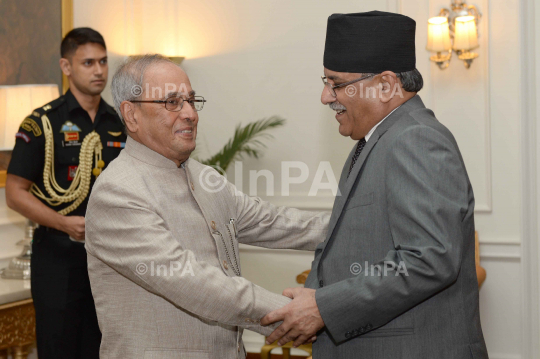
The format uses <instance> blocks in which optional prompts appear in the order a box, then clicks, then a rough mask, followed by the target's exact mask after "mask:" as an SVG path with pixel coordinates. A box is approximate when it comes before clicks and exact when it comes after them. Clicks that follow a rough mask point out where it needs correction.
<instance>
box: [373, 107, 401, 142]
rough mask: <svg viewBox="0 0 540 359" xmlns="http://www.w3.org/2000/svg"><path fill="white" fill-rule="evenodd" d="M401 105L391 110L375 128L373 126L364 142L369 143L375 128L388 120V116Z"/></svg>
mask: <svg viewBox="0 0 540 359" xmlns="http://www.w3.org/2000/svg"><path fill="white" fill-rule="evenodd" d="M400 107H401V105H399V106H398V107H396V108H395V109H393V110H392V112H390V113H389V114H388V115H386V117H385V118H383V119H382V120H380V121H379V123H377V124H376V125H375V126H373V128H372V129H371V130H370V131H369V132H368V134H367V135H366V137H364V138H365V140H366V142H367V141H369V138H370V137H371V135H373V132H375V130H376V129H377V127H379V125H380V124H381V123H383V121H384V120H386V119H387V118H388V116H390V115H391V114H392V113H394V111H395V110H397V109H398V108H400Z"/></svg>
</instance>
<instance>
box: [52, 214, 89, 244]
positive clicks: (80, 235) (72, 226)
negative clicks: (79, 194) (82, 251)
mask: <svg viewBox="0 0 540 359" xmlns="http://www.w3.org/2000/svg"><path fill="white" fill-rule="evenodd" d="M58 229H59V230H61V231H62V232H66V233H67V234H69V236H70V237H71V238H73V239H76V240H78V241H84V217H81V216H65V217H64V219H63V220H62V225H61V226H60V228H58Z"/></svg>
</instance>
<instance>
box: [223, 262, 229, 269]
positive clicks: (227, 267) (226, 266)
mask: <svg viewBox="0 0 540 359" xmlns="http://www.w3.org/2000/svg"><path fill="white" fill-rule="evenodd" d="M223 267H224V268H225V269H226V270H227V269H229V265H228V264H227V261H223Z"/></svg>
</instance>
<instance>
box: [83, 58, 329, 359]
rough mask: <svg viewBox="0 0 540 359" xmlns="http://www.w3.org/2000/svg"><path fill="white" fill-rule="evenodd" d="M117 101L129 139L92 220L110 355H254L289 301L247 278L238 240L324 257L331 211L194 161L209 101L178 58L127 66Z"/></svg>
mask: <svg viewBox="0 0 540 359" xmlns="http://www.w3.org/2000/svg"><path fill="white" fill-rule="evenodd" d="M112 92H113V98H114V104H115V108H116V111H117V112H118V113H119V114H120V117H121V118H122V120H123V121H124V124H125V127H126V132H127V134H128V139H127V142H126V147H125V149H124V150H123V151H122V152H121V153H120V155H119V157H118V159H117V160H115V161H113V162H111V163H110V165H109V166H108V168H107V170H106V171H104V172H103V174H102V175H101V176H100V177H99V179H98V180H97V182H96V185H95V186H96V187H95V188H96V189H97V190H95V191H94V192H93V193H96V195H92V196H91V197H90V203H89V205H88V211H87V213H86V218H87V219H86V220H87V225H86V249H87V252H88V270H89V276H90V282H91V286H92V293H93V295H94V300H95V303H96V311H97V316H98V321H99V326H100V329H101V331H102V334H103V339H102V342H101V348H100V356H101V357H102V358H153V359H159V358H167V359H175V358H178V359H179V358H182V359H184V358H245V351H244V349H243V345H242V331H243V328H248V329H250V330H254V331H256V332H259V333H261V334H265V335H268V334H270V333H271V331H272V328H271V327H267V328H265V327H262V326H261V325H260V319H261V318H262V317H263V316H264V315H265V314H267V313H269V312H270V311H272V310H275V309H278V308H281V307H283V306H284V305H286V304H287V303H289V302H290V299H289V298H287V297H284V296H281V295H278V294H274V293H271V292H269V291H267V290H265V289H263V288H261V287H259V286H257V285H255V284H253V283H251V282H249V281H247V280H246V279H244V278H242V277H241V272H240V258H239V250H238V243H239V242H241V243H248V244H251V245H256V246H262V247H269V248H294V249H304V250H314V249H315V247H316V246H317V244H318V243H320V242H322V241H323V240H324V237H325V235H326V230H327V226H328V221H329V214H328V213H313V212H304V211H299V210H295V209H288V208H277V207H274V206H272V205H270V204H268V203H266V202H263V201H261V200H260V199H259V198H250V197H248V196H246V195H244V194H243V193H240V192H238V191H236V189H235V187H234V186H233V185H232V184H230V183H228V182H227V181H226V180H225V179H224V178H223V177H222V176H220V175H219V174H218V173H217V172H216V171H215V170H213V169H212V168H210V167H207V166H204V165H202V164H200V163H198V162H197V161H195V160H193V159H190V158H189V156H190V154H191V153H192V151H193V150H194V149H195V138H196V136H197V123H198V121H199V114H198V111H200V110H202V108H203V105H204V104H205V100H204V98H202V97H200V96H195V91H194V90H193V89H192V88H191V84H190V81H189V78H188V76H187V75H186V73H185V72H184V71H182V69H180V68H179V67H178V66H177V65H175V64H173V63H172V62H171V61H169V60H168V59H166V58H164V57H162V56H160V55H145V56H142V57H139V58H132V59H130V60H128V61H127V62H126V63H125V64H123V65H122V66H121V67H120V68H119V69H118V71H117V72H116V74H115V75H114V78H113V82H112ZM208 177H212V180H211V183H205V182H204V180H205V179H207V178H208ZM216 184H217V185H216ZM312 339H314V338H312Z"/></svg>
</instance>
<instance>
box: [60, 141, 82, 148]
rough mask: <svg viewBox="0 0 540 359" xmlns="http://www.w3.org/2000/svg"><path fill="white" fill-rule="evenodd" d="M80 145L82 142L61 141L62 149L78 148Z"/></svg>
mask: <svg viewBox="0 0 540 359" xmlns="http://www.w3.org/2000/svg"><path fill="white" fill-rule="evenodd" d="M80 145H82V142H80V141H69V142H66V141H62V147H72V146H80Z"/></svg>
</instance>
